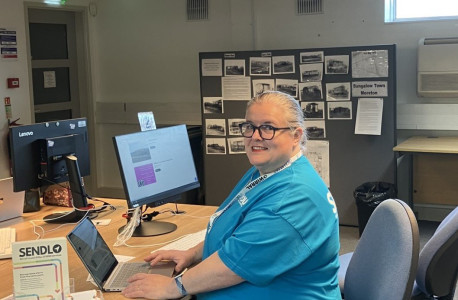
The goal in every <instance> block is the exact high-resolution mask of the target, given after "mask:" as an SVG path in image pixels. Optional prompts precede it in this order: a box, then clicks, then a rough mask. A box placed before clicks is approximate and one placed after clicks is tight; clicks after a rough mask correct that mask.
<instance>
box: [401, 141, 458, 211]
mask: <svg viewBox="0 0 458 300" xmlns="http://www.w3.org/2000/svg"><path fill="white" fill-rule="evenodd" d="M393 150H394V151H397V152H400V154H407V155H409V177H410V178H409V196H408V198H409V199H408V201H409V204H410V206H411V207H413V204H414V202H415V201H414V194H415V197H416V199H418V200H419V201H421V202H423V203H425V202H426V201H427V202H429V203H434V202H435V201H437V200H439V201H442V203H439V204H449V205H457V204H458V200H457V199H458V185H457V184H456V183H457V180H456V169H457V166H458V156H456V154H458V137H425V136H415V137H411V138H409V139H407V140H406V141H404V142H402V143H400V144H399V145H397V146H396V147H394V148H393ZM453 154H455V155H453ZM414 155H415V156H417V160H416V161H414V157H413V156H414ZM420 155H421V156H420ZM414 176H415V178H414Z"/></svg>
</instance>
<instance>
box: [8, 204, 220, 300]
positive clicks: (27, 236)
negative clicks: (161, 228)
mask: <svg viewBox="0 0 458 300" xmlns="http://www.w3.org/2000/svg"><path fill="white" fill-rule="evenodd" d="M104 200H105V201H107V202H109V203H110V204H112V205H114V206H117V207H118V209H117V210H116V211H110V210H106V211H104V212H101V213H100V214H99V216H98V217H97V219H111V223H110V224H109V225H107V226H97V229H98V230H99V232H100V234H101V235H102V236H103V239H104V240H105V241H106V242H107V244H108V245H109V246H110V249H111V250H112V251H113V253H114V254H119V255H129V256H135V259H134V260H136V261H142V259H143V257H145V256H146V255H147V254H149V253H150V252H151V250H154V249H157V248H160V247H161V246H163V245H158V246H148V245H153V244H156V243H161V242H166V241H169V240H172V239H175V238H178V237H180V236H182V235H185V234H188V233H192V232H196V231H199V230H201V229H204V228H205V227H206V225H207V222H208V219H209V218H210V215H211V214H212V213H213V212H214V211H215V210H216V207H215V206H202V205H190V204H179V205H178V208H179V209H180V210H184V211H186V214H183V215H172V214H170V213H164V214H160V215H158V216H157V217H156V218H155V220H164V221H168V222H172V223H175V224H177V225H178V228H177V230H175V231H174V232H171V233H169V234H165V235H161V236H156V237H137V238H135V237H134V238H131V239H130V240H129V241H128V244H129V245H135V246H138V245H144V246H145V247H141V248H140V247H139V248H130V247H126V246H120V247H113V244H114V243H115V241H116V236H117V232H118V228H119V227H121V226H122V225H124V224H125V219H124V218H122V216H121V215H122V214H123V213H125V211H126V202H125V200H117V199H104ZM174 208H175V205H174V204H166V205H163V206H160V207H157V208H156V209H151V208H150V209H149V211H153V210H156V211H162V210H164V209H174ZM63 210H66V208H62V207H53V206H42V208H41V210H40V211H38V212H34V213H25V214H24V216H23V217H22V222H16V223H17V224H15V225H10V223H9V222H8V223H3V222H0V227H4V226H11V227H15V228H16V240H17V241H25V240H32V239H36V235H35V234H34V233H33V225H32V223H31V222H29V221H32V220H37V221H35V224H36V225H39V226H42V227H43V229H44V230H45V231H46V234H45V236H44V238H52V237H62V236H66V235H67V233H69V232H70V231H71V230H72V229H73V227H74V224H69V225H64V226H62V227H60V228H58V229H56V230H53V229H55V228H57V227H59V226H61V224H47V223H44V222H42V221H39V220H41V219H42V218H43V217H44V216H46V215H48V214H50V213H51V212H53V211H63ZM13 222H14V220H13ZM5 224H6V225H5ZM51 230H53V231H51ZM37 231H39V229H37ZM67 246H68V261H69V276H70V278H74V283H75V291H76V292H79V291H85V290H93V289H98V288H97V287H96V286H95V285H93V284H92V283H90V282H88V281H86V279H87V276H88V272H87V270H86V268H85V267H84V266H83V264H82V263H81V260H80V259H79V258H78V256H77V255H76V253H75V251H74V250H73V248H72V247H71V245H70V244H68V242H67ZM0 274H1V282H0V299H1V298H3V297H6V296H8V295H11V294H12V293H13V267H12V262H11V259H2V260H0ZM103 297H104V299H108V300H109V299H126V298H124V297H123V296H122V295H121V294H120V293H114V292H110V293H104V295H103Z"/></svg>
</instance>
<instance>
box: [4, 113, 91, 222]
mask: <svg viewBox="0 0 458 300" xmlns="http://www.w3.org/2000/svg"><path fill="white" fill-rule="evenodd" d="M9 143H10V152H11V166H12V174H13V182H14V191H15V192H19V191H26V190H30V189H34V188H40V187H44V186H49V185H52V184H59V183H62V182H67V181H68V182H69V184H70V190H71V194H72V200H73V206H74V207H75V208H83V207H87V199H86V196H87V195H86V192H85V190H84V186H83V183H82V180H81V177H82V176H87V175H89V171H90V168H89V146H88V132H87V120H86V118H78V119H70V120H59V121H50V122H44V123H36V124H31V125H21V126H15V127H11V128H10V131H9ZM84 215H85V212H80V211H77V210H75V211H73V212H72V213H65V214H53V215H50V216H47V217H45V221H49V222H59V223H62V222H72V221H78V220H79V219H81V217H83V216H84Z"/></svg>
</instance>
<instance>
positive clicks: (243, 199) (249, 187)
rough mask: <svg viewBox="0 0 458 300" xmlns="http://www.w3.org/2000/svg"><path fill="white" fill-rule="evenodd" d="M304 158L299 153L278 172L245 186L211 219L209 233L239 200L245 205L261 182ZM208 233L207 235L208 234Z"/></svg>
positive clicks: (263, 176) (261, 177) (265, 175)
mask: <svg viewBox="0 0 458 300" xmlns="http://www.w3.org/2000/svg"><path fill="white" fill-rule="evenodd" d="M301 156H302V152H301V151H299V152H298V153H297V154H296V155H294V156H293V157H291V158H290V159H289V160H288V162H286V164H284V165H283V166H282V167H281V168H279V169H277V170H276V171H274V172H270V173H267V174H264V175H261V176H259V177H258V178H256V179H254V180H251V181H250V182H249V183H248V184H247V185H245V187H244V188H243V189H242V190H240V191H239V192H238V193H237V195H235V197H234V198H232V200H231V201H230V202H229V203H228V204H227V205H226V206H225V207H224V208H223V209H221V210H219V211H217V212H215V213H214V214H213V215H212V216H211V217H210V221H209V226H208V232H210V230H211V229H212V226H213V224H214V222H215V221H216V219H218V218H219V217H220V216H221V215H222V214H223V213H224V212H225V211H226V210H228V209H229V207H231V206H232V204H234V202H235V201H236V200H237V201H238V202H240V203H241V204H243V203H245V202H246V201H247V199H246V196H245V194H246V193H247V192H248V191H250V190H252V189H253V188H255V187H256V186H257V185H258V184H260V183H261V182H263V181H265V180H266V179H267V178H269V177H270V176H272V175H275V174H277V173H280V172H281V171H283V170H285V169H286V168H288V167H290V166H291V164H292V163H293V162H295V161H296V160H297V159H298V158H299V157H301ZM208 232H207V233H208Z"/></svg>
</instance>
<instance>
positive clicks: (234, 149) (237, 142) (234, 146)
mask: <svg viewBox="0 0 458 300" xmlns="http://www.w3.org/2000/svg"><path fill="white" fill-rule="evenodd" d="M243 140H244V138H243V137H242V138H228V139H227V143H228V144H229V154H242V153H246V151H245V144H244V141H243Z"/></svg>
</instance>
